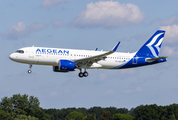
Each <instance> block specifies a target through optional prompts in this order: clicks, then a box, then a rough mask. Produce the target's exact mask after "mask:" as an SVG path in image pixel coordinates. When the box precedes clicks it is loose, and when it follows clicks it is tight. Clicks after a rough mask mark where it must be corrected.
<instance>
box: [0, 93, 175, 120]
mask: <svg viewBox="0 0 178 120" xmlns="http://www.w3.org/2000/svg"><path fill="white" fill-rule="evenodd" d="M39 105H40V102H39V100H38V98H36V97H34V96H28V95H26V94H24V95H20V94H15V95H13V96H12V97H10V98H8V97H4V98H2V99H1V101H0V120H178V104H171V105H168V106H157V105H156V104H153V105H140V106H138V107H136V108H132V109H130V110H128V109H127V108H116V107H108V108H101V107H92V108H89V109H86V108H63V109H43V108H41V107H40V106H39Z"/></svg>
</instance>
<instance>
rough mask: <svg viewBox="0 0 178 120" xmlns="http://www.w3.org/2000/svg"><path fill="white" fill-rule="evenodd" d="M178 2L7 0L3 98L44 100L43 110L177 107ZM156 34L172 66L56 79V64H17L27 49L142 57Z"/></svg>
mask: <svg viewBox="0 0 178 120" xmlns="http://www.w3.org/2000/svg"><path fill="white" fill-rule="evenodd" d="M177 4H178V1H177V0H171V1H168V0H154V1H153V0H149V1H148V0H135V1H133V0H29V1H24V0H15V1H14V0H8V1H7V0H6V1H5V0H3V1H1V3H0V18H1V19H0V43H1V44H0V49H1V50H0V55H1V62H0V66H1V67H0V69H1V72H0V80H1V84H0V98H3V97H6V96H7V97H11V96H12V95H14V94H19V93H20V94H21V95H23V94H27V95H29V96H35V97H38V99H39V101H40V106H41V107H42V108H45V109H49V108H56V109H61V108H68V107H76V108H79V107H85V108H91V107H94V106H100V107H110V106H112V107H117V108H128V109H131V108H135V107H137V106H139V105H146V104H157V105H162V106H165V105H170V104H173V103H178V87H177V86H178V80H177V77H178V74H177V68H178V63H177V58H178V47H177V46H178V39H177V37H178V9H177ZM158 29H160V30H165V31H166V33H165V38H164V41H163V44H162V49H161V53H160V56H168V58H167V62H164V63H160V64H155V65H150V66H145V67H138V68H131V69H124V70H122V69H118V70H101V69H100V70H98V69H94V70H93V69H92V70H90V69H89V70H88V72H89V76H88V77H86V78H79V77H78V73H79V70H76V71H74V72H68V73H55V72H53V70H52V66H41V65H33V67H32V73H31V74H28V73H27V70H28V69H29V65H28V64H21V63H16V62H13V61H11V60H10V59H9V55H10V54H11V53H13V52H15V51H16V50H17V49H19V48H22V47H30V46H33V45H34V46H38V47H55V48H71V49H86V50H95V49H96V48H98V50H104V51H109V50H111V49H112V48H113V47H114V45H115V44H116V43H117V42H118V41H120V42H121V43H120V45H119V48H118V50H117V51H118V52H135V51H137V50H138V49H139V48H140V47H141V46H142V45H143V44H144V43H145V42H146V41H147V40H148V39H149V38H150V37H151V36H152V35H153V34H154V33H155V32H156V31H157V30H158Z"/></svg>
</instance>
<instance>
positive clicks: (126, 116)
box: [113, 113, 133, 120]
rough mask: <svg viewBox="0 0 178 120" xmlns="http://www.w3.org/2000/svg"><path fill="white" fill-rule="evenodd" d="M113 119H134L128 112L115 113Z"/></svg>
mask: <svg viewBox="0 0 178 120" xmlns="http://www.w3.org/2000/svg"><path fill="white" fill-rule="evenodd" d="M113 120H133V117H132V116H131V115H128V114H120V113H119V114H118V113H116V114H114V115H113Z"/></svg>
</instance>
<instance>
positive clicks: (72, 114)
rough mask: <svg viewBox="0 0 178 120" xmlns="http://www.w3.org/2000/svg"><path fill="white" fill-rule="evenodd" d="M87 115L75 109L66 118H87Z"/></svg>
mask: <svg viewBox="0 0 178 120" xmlns="http://www.w3.org/2000/svg"><path fill="white" fill-rule="evenodd" d="M86 118H87V116H84V115H83V114H82V113H80V112H77V111H74V112H71V113H69V114H68V115H67V116H66V118H65V120H86Z"/></svg>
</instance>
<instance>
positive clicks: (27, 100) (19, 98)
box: [0, 94, 51, 120]
mask: <svg viewBox="0 0 178 120" xmlns="http://www.w3.org/2000/svg"><path fill="white" fill-rule="evenodd" d="M39 105H40V102H39V100H38V98H36V97H34V96H30V97H28V95H26V94H24V95H20V94H14V95H13V96H12V97H10V98H7V97H4V98H3V99H1V101H0V108H2V110H4V111H5V112H6V113H8V114H10V116H11V117H12V118H16V117H17V116H18V115H26V116H29V115H30V116H34V117H36V118H39V119H41V120H46V119H50V117H51V116H49V115H47V114H45V113H44V112H43V111H42V108H40V106H39Z"/></svg>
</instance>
